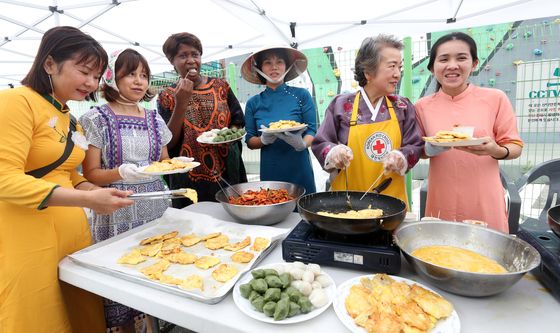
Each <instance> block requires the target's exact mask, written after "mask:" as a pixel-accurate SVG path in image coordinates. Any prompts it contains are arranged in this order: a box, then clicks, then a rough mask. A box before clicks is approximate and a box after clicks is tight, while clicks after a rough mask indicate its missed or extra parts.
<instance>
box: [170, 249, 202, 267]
mask: <svg viewBox="0 0 560 333" xmlns="http://www.w3.org/2000/svg"><path fill="white" fill-rule="evenodd" d="M162 258H163V259H165V260H167V261H169V262H172V263H174V264H181V265H188V264H192V263H194V262H195V261H196V259H197V256H195V255H194V254H192V253H187V252H184V251H181V250H179V252H176V253H169V254H164V255H163V256H162Z"/></svg>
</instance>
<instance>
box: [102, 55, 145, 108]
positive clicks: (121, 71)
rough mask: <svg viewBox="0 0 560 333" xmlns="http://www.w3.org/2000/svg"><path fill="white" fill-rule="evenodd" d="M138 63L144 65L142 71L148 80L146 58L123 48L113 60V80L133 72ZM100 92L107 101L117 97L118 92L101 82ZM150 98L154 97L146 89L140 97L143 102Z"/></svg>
mask: <svg viewBox="0 0 560 333" xmlns="http://www.w3.org/2000/svg"><path fill="white" fill-rule="evenodd" d="M139 64H142V67H144V71H145V72H146V75H147V76H148V80H149V78H150V76H151V72H150V66H149V65H148V61H147V60H146V58H144V56H142V55H141V54H140V53H138V51H136V50H134V49H125V50H124V51H122V52H121V54H119V57H118V59H117V61H116V62H115V68H114V71H115V73H114V75H115V82H117V81H118V80H120V79H122V78H123V77H125V76H127V75H128V74H130V73H132V72H134V71H135V70H136V68H138V65H139ZM101 93H102V95H103V97H104V98H105V99H106V100H107V102H114V101H116V100H117V99H118V98H119V92H118V91H116V90H115V89H113V88H112V87H109V86H108V85H106V84H103V86H102V87H101ZM152 98H154V93H152V92H151V91H150V89H148V91H146V93H145V94H144V97H142V100H143V101H144V102H149V101H150V100H151V99H152Z"/></svg>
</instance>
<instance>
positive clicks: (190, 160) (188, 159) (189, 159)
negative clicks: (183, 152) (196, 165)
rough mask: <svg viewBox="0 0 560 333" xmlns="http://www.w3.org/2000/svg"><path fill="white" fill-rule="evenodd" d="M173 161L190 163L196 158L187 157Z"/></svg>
mask: <svg viewBox="0 0 560 333" xmlns="http://www.w3.org/2000/svg"><path fill="white" fill-rule="evenodd" d="M173 159H174V160H177V161H179V162H183V163H190V162H192V161H194V158H192V157H186V156H178V157H173Z"/></svg>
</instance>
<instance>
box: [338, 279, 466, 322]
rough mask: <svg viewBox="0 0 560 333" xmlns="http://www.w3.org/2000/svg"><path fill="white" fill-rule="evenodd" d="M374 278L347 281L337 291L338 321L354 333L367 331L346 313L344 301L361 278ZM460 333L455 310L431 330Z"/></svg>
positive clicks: (406, 281)
mask: <svg viewBox="0 0 560 333" xmlns="http://www.w3.org/2000/svg"><path fill="white" fill-rule="evenodd" d="M373 276H374V275H362V276H358V277H355V278H353V279H350V280H348V281H345V282H344V283H342V284H341V285H340V286H338V289H337V291H336V299H335V301H334V304H333V307H334V312H336V316H337V317H338V319H340V321H341V322H342V323H343V324H344V326H346V328H348V329H349V330H350V331H351V332H353V333H365V332H366V330H365V329H364V328H363V327H360V326H358V325H356V323H355V322H354V319H352V317H350V315H349V314H348V312H347V311H346V306H345V305H344V301H345V300H346V297H347V296H348V294H350V287H352V286H353V285H355V284H359V283H360V279H361V278H364V277H367V278H370V279H371V278H372V277H373ZM390 277H391V278H393V279H394V280H395V281H399V282H404V283H406V284H408V285H411V284H413V283H416V284H417V285H419V286H421V287H422V288H425V289H427V290H429V291H431V292H433V293H435V294H437V293H436V292H435V291H433V290H432V289H430V288H428V287H426V286H424V285H423V284H421V283H418V282H415V281H412V280H409V279H405V278H402V277H399V276H393V275H390ZM438 295H439V294H438ZM440 296H441V295H440ZM460 332H461V321H460V320H459V315H458V314H457V311H455V310H453V312H452V313H451V315H450V316H449V317H447V318H445V319H442V320H439V321H438V322H437V324H436V326H434V328H432V329H431V330H430V333H460Z"/></svg>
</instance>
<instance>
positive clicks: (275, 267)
mask: <svg viewBox="0 0 560 333" xmlns="http://www.w3.org/2000/svg"><path fill="white" fill-rule="evenodd" d="M335 296H336V285H335V283H334V281H333V279H332V278H331V277H330V276H329V275H328V274H326V273H325V272H324V271H323V270H322V269H321V267H320V266H319V265H317V264H307V265H306V264H304V263H302V262H297V261H296V262H293V263H284V262H282V263H276V264H269V265H265V266H261V267H257V268H256V269H253V270H252V271H251V273H250V274H246V275H244V276H243V277H242V278H241V279H239V281H237V284H236V285H235V287H234V289H233V301H234V302H235V305H237V307H238V308H239V310H241V312H243V313H244V314H246V315H247V316H249V317H251V318H253V319H256V320H259V321H262V322H265V323H271V324H293V323H299V322H302V321H306V320H309V319H311V318H315V317H316V316H318V315H320V314H321V313H323V312H324V311H325V310H326V309H328V308H329V306H330V305H331V303H332V302H333V300H334V298H335Z"/></svg>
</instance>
